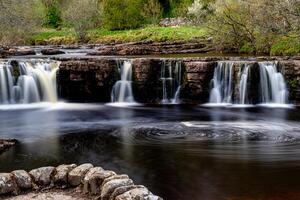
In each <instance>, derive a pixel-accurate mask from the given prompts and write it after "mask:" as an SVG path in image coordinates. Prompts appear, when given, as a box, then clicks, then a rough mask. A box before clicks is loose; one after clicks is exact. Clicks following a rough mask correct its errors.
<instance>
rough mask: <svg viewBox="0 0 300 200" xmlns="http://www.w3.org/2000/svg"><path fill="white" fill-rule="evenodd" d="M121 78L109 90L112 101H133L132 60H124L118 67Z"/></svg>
mask: <svg viewBox="0 0 300 200" xmlns="http://www.w3.org/2000/svg"><path fill="white" fill-rule="evenodd" d="M119 70H120V75H121V80H119V81H117V82H116V83H115V85H114V87H113V89H112V92H111V101H112V102H113V103H134V102H135V101H134V97H133V93H132V62H131V61H124V62H123V63H122V64H121V65H120V67H119Z"/></svg>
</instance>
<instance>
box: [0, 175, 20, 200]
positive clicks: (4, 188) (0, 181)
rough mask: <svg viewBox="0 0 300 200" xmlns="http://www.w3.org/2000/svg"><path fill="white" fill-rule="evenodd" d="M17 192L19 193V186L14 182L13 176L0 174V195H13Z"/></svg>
mask: <svg viewBox="0 0 300 200" xmlns="http://www.w3.org/2000/svg"><path fill="white" fill-rule="evenodd" d="M15 191H17V185H16V183H15V182H14V179H13V175H12V174H9V173H0V195H3V194H11V193H13V192H15Z"/></svg>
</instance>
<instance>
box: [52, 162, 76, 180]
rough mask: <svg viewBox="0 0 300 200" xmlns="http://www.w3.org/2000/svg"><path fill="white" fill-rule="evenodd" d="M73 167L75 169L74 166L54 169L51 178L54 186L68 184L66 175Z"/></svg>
mask: <svg viewBox="0 0 300 200" xmlns="http://www.w3.org/2000/svg"><path fill="white" fill-rule="evenodd" d="M75 167H77V165H76V164H71V165H59V166H58V167H56V169H55V171H56V173H55V175H54V177H53V181H54V183H56V184H68V173H69V172H70V171H72V170H73V169H74V168H75Z"/></svg>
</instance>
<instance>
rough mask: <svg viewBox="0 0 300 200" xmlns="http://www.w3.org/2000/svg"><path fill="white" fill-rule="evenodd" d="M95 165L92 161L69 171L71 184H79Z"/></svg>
mask: <svg viewBox="0 0 300 200" xmlns="http://www.w3.org/2000/svg"><path fill="white" fill-rule="evenodd" d="M93 167H94V166H93V165H92V164H90V163H87V164H83V165H80V166H78V167H76V168H75V169H73V170H72V171H70V172H69V174H68V180H69V184H70V185H71V186H78V185H80V184H81V182H82V181H83V179H84V177H85V175H86V173H87V172H88V171H89V170H90V169H91V168H93Z"/></svg>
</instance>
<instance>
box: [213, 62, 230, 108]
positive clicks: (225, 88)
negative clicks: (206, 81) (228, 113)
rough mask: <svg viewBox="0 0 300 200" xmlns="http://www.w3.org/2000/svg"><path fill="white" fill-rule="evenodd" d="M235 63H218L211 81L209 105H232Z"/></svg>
mask: <svg viewBox="0 0 300 200" xmlns="http://www.w3.org/2000/svg"><path fill="white" fill-rule="evenodd" d="M233 64H234V63H233V62H218V66H217V67H216V68H215V71H214V77H213V79H212V81H211V91H210V97H209V103H211V104H231V103H232V95H233V80H232V78H233Z"/></svg>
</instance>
